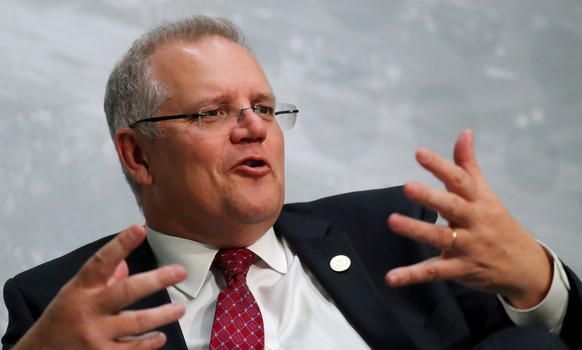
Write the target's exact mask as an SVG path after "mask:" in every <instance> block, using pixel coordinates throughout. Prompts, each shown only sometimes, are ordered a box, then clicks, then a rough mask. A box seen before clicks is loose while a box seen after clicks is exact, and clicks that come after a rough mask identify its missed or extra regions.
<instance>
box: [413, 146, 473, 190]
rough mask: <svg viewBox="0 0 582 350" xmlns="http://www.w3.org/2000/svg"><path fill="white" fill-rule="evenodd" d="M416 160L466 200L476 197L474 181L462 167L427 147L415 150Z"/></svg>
mask: <svg viewBox="0 0 582 350" xmlns="http://www.w3.org/2000/svg"><path fill="white" fill-rule="evenodd" d="M416 160H417V161H418V163H419V164H420V165H422V167H423V168H425V169H426V170H428V171H430V172H431V173H433V174H434V176H436V177H437V178H438V179H439V180H440V181H441V182H442V183H443V184H444V185H445V187H446V188H447V190H449V191H451V192H453V193H456V194H458V195H459V196H461V197H463V198H466V199H468V200H473V199H475V198H476V195H477V191H476V188H475V182H474V181H473V179H472V178H471V177H470V176H469V173H467V172H466V171H465V169H463V168H462V167H460V166H458V165H456V164H454V163H452V162H451V161H449V160H447V159H445V158H443V157H442V156H441V155H439V154H438V153H436V152H433V151H431V150H429V149H427V148H421V149H419V150H418V151H416Z"/></svg>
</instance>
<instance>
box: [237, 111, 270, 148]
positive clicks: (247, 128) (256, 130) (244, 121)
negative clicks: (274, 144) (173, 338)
mask: <svg viewBox="0 0 582 350" xmlns="http://www.w3.org/2000/svg"><path fill="white" fill-rule="evenodd" d="M239 113H240V114H239V116H238V118H237V126H236V127H235V128H233V129H232V132H231V135H230V138H231V141H232V142H233V143H250V142H257V143H262V142H263V141H265V139H266V138H267V121H265V120H264V119H263V118H261V117H260V116H258V115H257V114H256V113H255V112H254V110H253V107H243V108H241V109H240V111H239Z"/></svg>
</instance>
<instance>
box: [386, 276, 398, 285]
mask: <svg viewBox="0 0 582 350" xmlns="http://www.w3.org/2000/svg"><path fill="white" fill-rule="evenodd" d="M386 281H388V284H390V285H393V286H394V285H397V284H398V275H397V274H395V273H389V274H388V275H387V276H386Z"/></svg>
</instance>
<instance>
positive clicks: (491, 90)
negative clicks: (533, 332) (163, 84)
mask: <svg viewBox="0 0 582 350" xmlns="http://www.w3.org/2000/svg"><path fill="white" fill-rule="evenodd" d="M189 14H207V15H217V16H224V17H227V18H230V19H232V20H234V21H235V22H237V23H238V24H239V25H240V26H241V27H242V29H243V30H244V31H245V32H246V33H247V35H248V37H249V39H250V44H251V45H252V47H253V48H254V52H255V53H256V54H257V55H258V57H259V59H260V60H261V62H262V63H263V65H264V68H265V70H266V71H267V74H268V75H269V76H270V79H271V82H272V85H273V87H274V89H275V92H276V94H277V96H278V98H279V100H281V101H289V102H294V103H296V104H297V105H298V106H299V108H300V109H301V113H300V119H299V121H298V125H297V127H296V128H295V129H293V130H290V131H288V132H287V135H286V147H287V159H286V164H287V165H286V166H287V169H286V170H287V201H288V202H291V201H305V200H311V199H314V198H317V197H321V196H326V195H330V194H336V193H339V192H346V191H353V190H359V189H368V188H376V187H385V186H391V185H397V184H402V183H403V182H405V181H407V180H409V179H416V180H420V181H424V182H426V183H429V184H433V185H438V183H437V182H436V181H435V180H434V179H433V178H432V177H431V176H430V175H429V174H426V173H425V172H424V171H423V170H422V169H421V168H420V167H419V166H418V165H417V164H416V163H415V161H414V152H415V150H416V149H417V148H418V147H420V146H428V147H431V148H433V149H435V150H437V151H439V152H441V153H442V154H444V155H446V156H447V157H449V158H451V154H452V146H453V143H454V139H455V138H456V136H457V134H458V133H459V132H460V131H462V130H463V129H465V128H473V129H474V130H475V131H476V151H477V156H478V159H479V160H480V162H481V166H482V169H483V171H484V173H485V175H486V177H487V179H488V180H489V182H490V184H491V185H492V187H493V188H494V189H495V190H496V191H497V192H498V194H499V195H500V197H501V198H502V199H503V200H504V202H505V203H506V205H507V206H508V207H509V209H510V210H511V211H512V212H513V214H514V215H515V216H516V217H517V218H518V219H519V220H520V221H521V222H522V223H524V224H525V225H526V226H527V227H528V228H529V229H530V230H531V232H532V233H533V234H534V235H535V236H536V237H538V238H539V239H541V240H542V241H544V242H546V243H548V244H549V245H550V246H552V247H553V248H554V249H555V251H556V252H557V253H558V254H559V255H560V256H561V257H562V258H563V260H564V261H565V262H566V263H567V264H568V265H570V266H572V267H573V268H574V269H575V270H576V271H578V272H579V273H582V259H580V258H579V255H578V254H577V253H576V252H577V251H578V250H579V247H581V246H582V136H581V134H582V123H581V121H582V119H581V118H582V116H581V111H582V108H581V107H582V2H581V1H579V0H552V1H547V0H509V1H508V0H490V1H462V0H422V1H421V0H418V1H404V0H366V1H347V0H295V1H212V2H210V1H209V2H203V1H192V0H190V1H186V0H183V1H168V0H166V1H164V0H156V1H154V0H147V1H143V0H142V1H138V0H124V1H118V0H101V1H98V0H94V1H76V0H75V1H74V0H53V1H41V0H36V1H22V0H2V2H1V3H0V47H1V48H2V49H1V52H0V280H1V281H2V282H3V281H5V280H6V279H7V278H9V277H11V276H13V275H14V274H15V273H17V272H19V271H22V270H23V269H26V268H29V267H32V266H34V265H37V264H39V263H41V262H43V261H46V260H48V259H51V258H54V257H57V256H59V255H61V254H63V253H65V252H67V251H69V250H71V249H74V248H75V247H77V246H79V245H81V244H84V243H86V242H88V241H91V240H93V239H96V238H98V237H101V236H104V235H107V234H111V233H114V232H117V231H119V230H122V229H123V228H125V227H126V226H128V225H130V224H132V223H136V222H137V223H141V222H143V219H142V216H141V214H140V212H139V211H138V209H137V206H136V205H135V203H134V199H133V197H132V194H131V192H130V190H129V188H128V187H127V185H126V184H125V182H124V179H123V176H122V174H121V170H120V167H119V165H118V163H117V158H116V154H115V152H114V148H113V146H112V143H111V141H110V139H109V135H108V132H107V127H106V122H105V117H104V113H103V110H102V98H103V92H104V85H105V82H106V79H107V77H108V74H109V71H110V69H111V68H112V66H113V64H114V63H115V62H116V61H117V59H118V58H119V57H120V56H121V55H122V54H123V53H124V51H125V50H126V49H127V48H128V47H129V45H130V44H131V42H132V41H133V40H134V39H135V38H136V37H137V36H138V35H139V34H140V33H142V32H143V31H144V30H146V29H147V28H149V27H151V26H153V25H155V24H156V23H159V22H160V21H163V20H167V19H173V18H179V17H182V16H186V15H189ZM6 324H7V315H6V310H5V309H4V308H2V309H1V311H0V329H2V332H3V330H4V329H5V327H6Z"/></svg>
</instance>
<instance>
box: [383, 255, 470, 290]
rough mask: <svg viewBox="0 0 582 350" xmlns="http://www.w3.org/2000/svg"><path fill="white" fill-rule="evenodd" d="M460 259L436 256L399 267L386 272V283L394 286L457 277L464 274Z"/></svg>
mask: <svg viewBox="0 0 582 350" xmlns="http://www.w3.org/2000/svg"><path fill="white" fill-rule="evenodd" d="M463 270H464V268H463V262H462V261H461V260H460V259H454V258H453V259H443V258H441V257H435V258H431V259H428V260H424V261H422V262H420V263H418V264H414V265H410V266H406V267H398V268H395V269H392V270H390V271H389V272H388V273H387V274H386V283H387V284H388V285H390V286H393V287H401V286H407V285H411V284H418V283H425V282H430V281H436V280H448V279H455V278H458V277H460V276H462V275H463Z"/></svg>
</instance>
